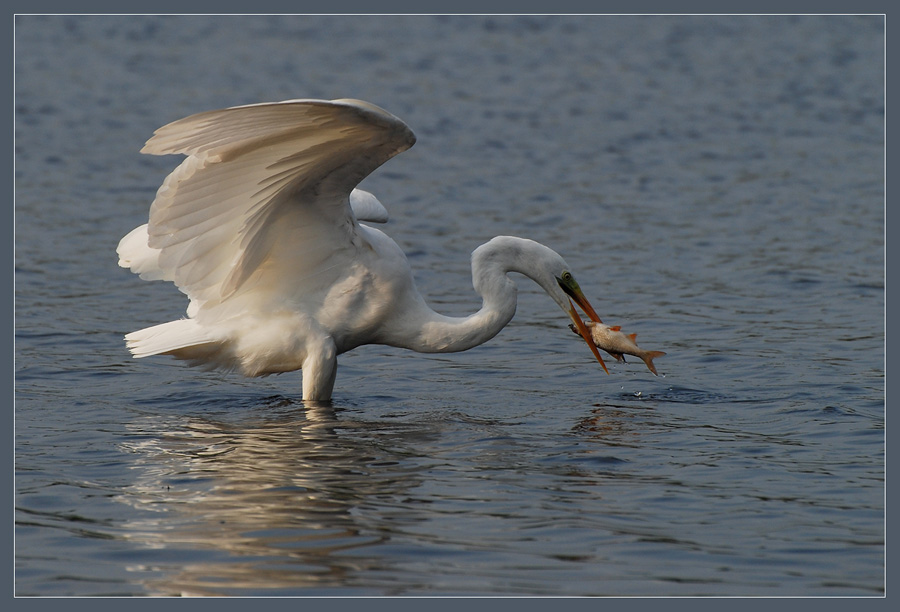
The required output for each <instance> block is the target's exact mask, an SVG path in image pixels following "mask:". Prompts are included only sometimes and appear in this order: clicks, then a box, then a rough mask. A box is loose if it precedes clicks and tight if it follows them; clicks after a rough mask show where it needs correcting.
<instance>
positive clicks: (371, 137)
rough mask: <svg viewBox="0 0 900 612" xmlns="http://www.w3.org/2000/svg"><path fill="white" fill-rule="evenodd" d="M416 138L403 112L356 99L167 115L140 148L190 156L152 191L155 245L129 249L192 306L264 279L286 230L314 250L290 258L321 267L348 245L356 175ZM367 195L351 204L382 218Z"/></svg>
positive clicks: (294, 242) (306, 271) (295, 244)
mask: <svg viewBox="0 0 900 612" xmlns="http://www.w3.org/2000/svg"><path fill="white" fill-rule="evenodd" d="M414 143H415V136H414V135H413V133H412V131H411V130H410V129H409V128H408V127H407V126H406V124H404V123H403V122H402V121H401V120H400V119H398V118H396V117H394V116H393V115H391V114H390V113H388V112H386V111H384V110H382V109H380V108H378V107H376V106H374V105H372V104H369V103H367V102H361V101H357V100H334V101H325V100H289V101H286V102H278V103H270V104H253V105H248V106H238V107H233V108H228V109H224V110H217V111H210V112H204V113H199V114H197V115H192V116H190V117H187V118H185V119H181V120H179V121H175V122H173V123H170V124H168V125H166V126H164V127H162V128H160V129H159V130H157V131H156V132H155V135H154V136H153V137H152V138H151V139H150V140H149V141H147V144H146V145H145V146H144V148H143V149H142V152H143V153H150V154H154V155H165V154H173V153H181V154H185V155H187V158H186V159H185V160H184V161H183V162H182V164H181V165H180V166H178V168H176V169H175V170H174V171H173V172H172V173H171V174H170V175H169V176H168V177H167V178H166V180H165V182H164V183H163V185H162V186H161V187H160V189H159V191H158V192H157V195H156V199H155V200H154V202H153V204H152V206H151V208H150V220H149V223H148V224H147V226H146V235H147V240H146V244H147V247H148V248H149V250H147V251H146V252H143V253H139V254H138V256H135V257H134V260H135V261H138V260H140V263H141V265H143V266H145V268H146V269H145V270H143V272H146V275H145V274H143V273H142V276H145V278H162V279H166V280H172V281H174V283H175V285H176V286H178V288H179V289H181V290H182V291H183V292H184V293H186V294H187V295H188V296H189V297H190V298H191V302H192V307H194V308H197V307H199V306H200V305H202V304H204V303H218V302H221V301H222V300H224V299H226V298H228V297H229V296H230V295H232V294H233V293H235V292H236V291H238V290H239V289H240V288H241V287H242V286H243V285H244V284H245V283H247V281H248V279H250V278H251V276H254V275H255V278H256V279H257V280H259V277H260V275H263V276H264V275H265V274H266V270H267V269H268V268H269V267H268V266H267V265H266V264H267V259H269V258H270V257H272V255H273V253H274V252H276V251H281V252H283V251H284V248H285V246H286V243H288V242H290V243H291V246H290V248H289V249H288V251H289V252H290V253H291V254H292V255H298V254H299V255H302V254H309V257H303V256H301V257H300V259H301V260H300V261H292V262H291V263H290V266H291V268H290V269H291V271H292V274H291V275H292V276H293V277H299V278H302V277H303V276H304V275H313V274H316V272H317V268H319V267H321V266H323V265H325V262H326V261H328V259H329V255H330V253H331V252H337V251H340V250H341V249H346V248H348V247H349V246H350V245H351V242H352V240H353V237H354V235H355V231H356V218H355V216H354V215H353V212H352V211H351V207H350V200H351V198H350V194H351V192H352V191H353V190H354V188H355V187H356V185H357V184H358V183H359V182H360V181H361V180H362V179H364V178H365V177H366V176H368V175H369V173H371V172H372V171H373V170H375V169H376V168H377V167H378V166H380V165H381V164H383V163H384V162H386V161H387V160H388V159H390V158H391V157H393V156H394V155H397V154H398V153H400V152H402V151H405V150H406V149H408V148H409V147H411V146H412V145H413V144H414ZM366 196H369V197H371V196H370V194H365V192H362V194H360V193H356V194H354V202H353V204H354V208H359V207H360V206H361V207H362V208H359V209H360V210H362V209H366V210H369V209H371V211H372V212H371V214H373V215H375V216H376V217H384V218H373V219H372V220H375V221H379V220H381V221H383V220H385V219H386V211H384V209H383V207H381V206H380V204H378V202H377V200H375V199H374V197H372V200H374V204H372V203H368V208H367V202H366V201H365V200H366ZM361 197H362V199H360V198H361ZM357 200H359V202H357ZM379 209H380V210H379ZM140 230H141V228H138V229H137V230H135V232H138V235H137V236H132V234H135V232H132V234H129V236H126V238H124V239H123V242H122V244H120V249H119V250H120V256H121V254H122V251H123V246H122V245H124V244H125V242H126V240H128V239H129V237H131V240H132V242H136V241H138V240H141V239H142V235H140V234H141V232H140ZM126 250H127V249H126ZM122 260H123V261H124V265H128V266H129V267H131V268H132V269H133V270H134V271H136V272H142V270H140V269H137V268H136V265H130V264H129V262H128V260H127V258H126V257H122ZM276 269H278V270H279V271H280V272H279V273H283V271H284V269H285V268H284V267H283V266H276ZM270 280H272V281H273V284H274V283H277V281H278V280H279V279H270ZM286 280H287V279H286Z"/></svg>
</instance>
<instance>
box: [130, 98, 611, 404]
mask: <svg viewBox="0 0 900 612" xmlns="http://www.w3.org/2000/svg"><path fill="white" fill-rule="evenodd" d="M415 140H416V139H415V136H414V135H413V133H412V131H411V130H410V129H409V127H407V126H406V124H405V123H403V122H402V121H401V120H400V119H398V118H397V117H395V116H393V115H391V114H390V113H388V112H386V111H384V110H383V109H381V108H378V107H377V106H375V105H373V104H369V103H368V102H363V101H360V100H333V101H326V100H287V101H284V102H276V103H264V104H251V105H247V106H237V107H232V108H227V109H223V110H216V111H210V112H204V113H199V114H196V115H192V116H190V117H187V118H185V119H181V120H179V121H175V122H173V123H170V124H168V125H166V126H164V127H162V128H160V129H158V130H157V131H156V132H155V134H154V136H153V137H152V138H151V139H150V140H148V141H147V144H146V145H145V146H144V148H143V149H142V150H141V152H142V153H149V154H153V155H165V154H174V153H182V154H185V155H187V158H186V159H185V160H184V161H183V162H182V163H181V165H179V166H178V167H177V168H176V169H175V170H174V171H173V172H172V173H171V174H170V175H169V176H168V177H167V178H166V179H165V181H164V182H163V184H162V186H161V187H160V188H159V190H158V191H157V194H156V199H155V200H154V201H153V204H152V205H151V207H150V218H149V222H148V223H147V224H145V225H141V226H140V227H138V228H136V229H134V230H133V231H132V232H130V233H129V234H128V235H126V236H125V237H124V238H122V240H121V241H120V242H119V246H118V249H117V251H118V254H119V265H120V266H122V267H125V268H130V269H131V271H132V272H135V273H137V274H139V275H140V277H141V278H143V279H145V280H167V281H172V282H174V283H175V285H176V286H177V287H178V288H179V289H180V290H181V291H182V292H183V293H185V294H186V295H187V296H188V298H189V299H190V304H189V305H188V308H187V318H185V319H180V320H177V321H171V322H169V323H163V324H161V325H155V326H153V327H148V328H146V329H142V330H139V331H135V332H132V333H130V334H127V335H126V336H125V340H126V343H127V346H128V348H129V349H130V350H131V352H132V354H133V355H134V356H135V357H146V356H148V355H172V356H174V357H176V358H178V359H184V360H187V361H188V362H189V363H190V364H191V365H201V366H206V367H209V368H224V369H236V370H239V371H240V372H242V373H243V374H244V375H246V376H263V375H266V374H273V373H277V372H288V371H293V370H297V369H301V370H302V379H303V399H304V400H312V401H322V400H329V399H330V398H331V394H332V390H333V387H334V379H335V373H336V371H337V356H338V355H339V354H341V353H343V352H346V351H349V350H351V349H353V348H355V347H357V346H360V345H363V344H386V345H390V346H396V347H402V348H408V349H412V350H414V351H420V352H424V353H443V352H448V353H449V352H455V351H464V350H466V349H469V348H472V347H474V346H477V345H479V344H482V343H483V342H487V341H488V340H490V339H491V338H493V337H494V336H495V335H496V334H497V333H498V332H499V331H500V330H501V329H503V327H504V326H505V325H506V324H507V323H509V321H510V320H511V319H512V317H513V315H514V314H515V311H516V285H515V283H514V282H513V281H512V280H511V279H510V278H509V277H508V276H507V273H509V272H520V273H522V274H524V275H525V276H528V277H529V278H531V279H532V280H534V281H535V282H536V283H537V284H538V285H540V286H541V288H542V289H543V290H544V291H546V292H547V293H548V294H549V295H550V297H551V298H553V300H554V301H555V302H556V303H557V305H559V307H560V308H562V309H563V311H565V312H566V313H567V314H568V315H569V317H570V318H571V319H572V322H573V323H574V324H575V325H576V329H578V330H579V332H580V334H581V336H582V337H583V338H584V340H585V342H587V344H588V346H589V347H590V348H591V350H592V351H593V353H594V356H595V357H596V359H597V361H599V362H600V365H601V366H603V369H604V370H606V365H605V364H604V363H603V359H602V358H601V357H600V354H599V353H598V352H597V349H596V347H595V346H594V343H593V342H592V341H591V334H590V332H589V331H588V330H587V329H586V327H585V325H584V322H583V321H582V319H581V317H580V316H579V315H578V314H577V312H576V310H575V308H574V305H573V304H572V301H573V300H574V302H575V303H576V304H578V305H579V306H580V307H581V309H582V310H583V311H584V312H585V314H586V315H587V316H588V317H589V318H590V319H591V320H593V321H599V320H600V319H599V317H598V316H597V313H596V312H595V311H594V309H593V307H591V305H590V303H589V302H588V300H587V299H586V298H585V297H584V294H583V293H582V291H581V289H580V288H579V286H578V283H577V282H575V279H574V277H573V276H572V273H571V272H570V270H569V266H568V265H567V264H566V262H565V261H564V260H563V258H562V257H560V256H559V255H558V254H557V253H556V252H554V251H553V250H551V249H549V248H548V247H546V246H543V245H542V244H539V243H537V242H534V241H531V240H525V239H522V238H514V237H509V236H501V237H497V238H494V239H492V240H491V241H489V242H487V243H486V244H484V245H482V246H480V247H478V248H477V249H475V251H474V252H473V253H472V281H473V284H474V287H475V290H476V291H477V292H478V293H479V294H481V296H482V298H483V305H482V308H481V310H479V311H478V312H477V313H475V314H473V315H471V316H469V317H464V318H455V317H446V316H443V315H440V314H438V313H436V312H434V311H433V310H432V309H431V308H429V307H428V306H427V305H426V303H425V301H424V300H423V299H422V297H421V296H420V295H419V293H418V291H417V290H416V287H415V283H414V282H413V277H412V273H411V271H410V267H409V263H408V262H407V260H406V257H405V255H404V254H403V252H402V251H401V250H400V248H399V247H398V246H397V244H396V243H395V242H394V241H393V240H391V239H390V238H389V237H388V236H387V235H385V234H384V233H383V232H381V231H379V230H377V229H375V228H372V227H370V226H368V225H363V224H361V223H359V222H360V221H369V222H382V223H383V222H384V221H386V220H387V211H386V210H385V209H384V207H383V206H382V205H381V203H380V202H379V201H378V200H377V199H376V198H375V196H373V195H372V194H370V193H368V192H365V191H361V190H359V189H356V186H357V185H358V184H359V182H360V181H362V180H363V179H364V178H365V177H366V176H368V175H369V173H371V172H372V171H373V170H375V169H376V168H377V167H378V166H380V165H381V164H383V163H384V162H386V161H387V160H388V159H390V158H391V157H393V156H394V155H397V154H398V153H400V152H402V151H405V150H406V149H408V148H409V147H411V146H412V145H413V143H414V142H415ZM607 373H608V371H607Z"/></svg>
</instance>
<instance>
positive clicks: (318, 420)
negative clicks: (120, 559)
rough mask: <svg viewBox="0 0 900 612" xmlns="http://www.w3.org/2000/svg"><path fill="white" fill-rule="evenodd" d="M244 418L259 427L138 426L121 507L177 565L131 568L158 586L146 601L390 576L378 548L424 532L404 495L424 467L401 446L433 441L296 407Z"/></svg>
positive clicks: (278, 406) (135, 531) (141, 536)
mask: <svg viewBox="0 0 900 612" xmlns="http://www.w3.org/2000/svg"><path fill="white" fill-rule="evenodd" d="M246 412H248V413H252V414H254V417H252V420H244V421H240V422H235V421H234V420H232V421H226V420H224V419H223V420H216V419H214V418H211V417H209V416H203V417H197V416H193V417H184V416H179V417H170V416H159V415H153V416H148V417H147V418H145V419H144V420H143V421H140V422H135V423H134V424H133V425H132V426H131V429H132V434H133V436H132V439H133V442H131V443H129V445H128V448H127V450H129V451H131V452H133V453H135V455H136V460H135V462H134V463H133V469H134V470H135V478H134V484H133V486H132V487H131V488H130V489H129V490H128V492H127V495H126V496H125V498H126V500H127V502H128V503H130V504H132V505H133V506H134V507H135V509H136V510H137V512H135V516H137V517H140V518H139V519H136V520H134V521H133V522H132V523H130V524H129V525H128V526H127V529H126V531H127V534H128V535H127V537H128V538H130V539H132V540H138V541H140V542H141V543H142V544H143V545H144V546H146V547H147V548H150V549H158V550H165V551H169V552H171V553H172V555H176V553H178V554H177V555H176V556H175V557H174V559H177V562H172V563H171V564H170V567H172V568H173V572H172V573H168V572H166V571H165V562H163V563H162V564H159V563H158V564H157V567H154V568H151V567H149V566H148V565H146V564H138V565H134V566H133V567H132V569H133V570H134V571H135V572H138V573H147V575H148V576H154V578H152V581H150V582H148V584H147V588H148V589H149V590H150V592H151V593H158V594H167V595H171V594H190V595H212V594H238V593H241V592H254V593H258V592H259V591H261V590H272V591H273V592H275V593H291V592H295V591H298V590H302V589H308V588H309V587H312V586H319V587H323V586H325V587H327V586H337V585H345V584H346V583H347V581H348V577H349V576H351V575H353V574H356V573H358V572H361V571H364V570H370V569H373V568H375V569H377V568H379V567H380V568H382V569H383V566H384V564H385V563H386V562H385V560H384V559H383V558H379V557H378V556H377V554H376V553H375V551H374V548H373V545H375V544H380V543H383V542H385V541H386V540H388V539H390V537H391V531H392V530H393V529H396V528H398V527H400V526H402V525H403V524H409V523H410V522H417V519H416V518H415V517H416V513H415V512H410V508H409V504H410V503H411V502H414V500H411V499H410V496H409V491H411V490H412V489H414V488H416V487H417V486H418V484H419V483H420V482H421V479H420V478H419V477H418V474H419V473H420V472H421V470H423V469H425V468H426V463H427V461H428V460H427V458H422V457H416V456H414V455H413V454H412V453H409V452H404V448H408V447H407V446H406V442H407V441H411V440H412V439H419V440H420V439H421V438H422V436H426V437H430V434H429V433H428V432H427V431H424V430H422V429H421V428H420V427H419V426H417V425H415V424H409V423H402V422H401V423H397V422H388V423H385V422H380V423H378V422H362V421H354V420H352V419H350V418H341V419H339V418H338V417H337V415H336V413H335V411H334V410H333V409H331V408H324V407H311V408H310V407H306V408H304V407H303V406H302V405H300V404H294V403H293V402H291V401H289V400H279V402H275V404H274V405H269V406H265V407H263V408H259V407H255V408H254V409H253V410H248V411H246ZM209 414H215V411H209ZM222 414H224V413H222ZM373 506H377V512H372V511H367V509H369V510H371V508H372V507H373ZM188 551H190V552H188ZM198 551H199V552H198ZM185 554H186V555H187V557H185ZM151 558H156V557H154V556H151ZM160 558H162V559H172V558H173V557H172V556H171V555H165V554H163V555H161V557H160ZM194 558H196V559H197V561H196V562H190V561H189V562H185V559H188V560H190V559H194ZM161 574H162V575H165V578H163V579H158V577H159V576H160V575H161Z"/></svg>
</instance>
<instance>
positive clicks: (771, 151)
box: [15, 16, 885, 596]
mask: <svg viewBox="0 0 900 612" xmlns="http://www.w3.org/2000/svg"><path fill="white" fill-rule="evenodd" d="M883 25H884V21H883V19H882V18H880V17H877V16H873V17H837V16H834V17H779V16H772V17H702V16H695V17H674V16H673V17H636V16H632V17H626V16H623V17H611V16H593V17H583V16H582V17H579V16H573V17H431V16H419V17H341V16H334V17H312V16H281V17H206V16H197V17H179V16H170V17H134V16H120V17H102V16H73V17H61V16H60V17H28V16H25V17H17V19H16V32H15V42H16V75H15V76H16V116H15V121H16V186H15V187H16V209H15V210H16V217H15V229H16V245H15V257H16V276H15V282H16V287H15V289H16V345H15V354H16V380H15V382H16V389H15V400H16V404H15V455H16V481H15V485H16V492H17V496H16V510H17V511H16V539H15V557H16V574H15V581H16V592H17V594H18V595H22V596H34V595H254V596H257V595H598V596H603V595H778V596H784V595H807V596H808V595H825V596H834V595H845V596H846V595H852V596H879V595H882V594H883V593H884V588H885V581H884V567H885V565H884V564H885V550H884V543H885V540H884V537H885V521H884V519H885V516H884V511H885V504H884V483H885V481H884V474H885V471H884V457H885V454H884V453H885V438H884V421H885V401H884V385H885V380H884V339H885V338H884V307H885V301H884V183H883V181H884V165H883V162H884V92H883V71H884V55H883V50H884V42H885V41H884V30H883ZM297 97H312V98H340V97H354V98H361V99H365V100H369V101H371V102H374V103H376V104H378V105H380V106H382V107H384V108H386V109H388V110H390V111H391V112H393V113H394V114H396V115H398V116H400V117H401V118H403V119H404V120H405V121H407V122H408V123H409V125H410V126H411V127H412V128H413V130H414V131H415V132H416V134H417V135H418V137H419V140H418V143H417V145H416V146H415V147H413V149H411V150H410V151H408V152H406V153H404V154H403V155H401V156H399V157H397V158H396V159H394V160H392V161H390V162H389V163H388V164H387V165H385V166H384V167H383V168H382V169H380V170H379V171H377V172H376V173H375V175H373V176H372V177H370V178H369V179H367V180H366V181H365V183H364V185H363V186H364V187H365V188H367V189H369V190H371V191H373V192H375V193H376V194H377V195H378V196H379V198H380V199H381V201H382V202H384V203H385V204H386V205H387V207H388V208H389V210H390V212H391V214H392V220H391V221H390V223H389V224H387V225H386V226H385V229H386V231H388V233H389V234H390V235H391V236H393V237H394V238H395V240H397V242H398V244H400V245H401V247H403V249H404V250H405V251H406V252H407V253H408V255H409V258H410V262H411V264H412V266H413V268H414V270H415V274H416V281H417V284H418V285H419V288H420V290H421V291H422V292H423V294H425V295H426V296H427V298H428V300H429V301H430V302H431V303H432V304H433V305H434V307H435V308H436V309H438V310H440V311H442V312H446V313H448V314H455V315H459V314H463V313H467V312H471V311H473V310H475V309H476V308H477V307H478V305H479V300H478V298H477V296H476V295H475V294H474V293H473V292H472V290H471V281H470V276H469V263H468V257H469V253H470V252H471V251H472V250H473V249H474V248H475V247H476V246H477V245H479V244H481V243H482V242H485V241H486V240H488V239H489V238H490V237H492V236H494V235H497V234H516V235H522V236H526V237H530V238H533V239H536V240H539V241H541V242H543V243H545V244H547V245H549V246H551V247H553V248H555V249H556V250H557V251H559V252H560V253H561V254H562V255H563V256H564V257H565V258H566V259H567V261H568V262H569V263H570V264H571V265H572V267H573V271H574V272H575V275H576V277H577V278H578V279H579V282H580V283H581V286H582V288H583V289H584V290H585V292H586V294H587V295H588V297H589V298H590V299H591V301H592V303H593V304H594V305H595V307H596V308H597V310H598V312H599V313H600V315H601V316H602V317H603V319H604V321H606V322H608V323H611V324H618V325H622V326H623V327H624V328H625V329H626V331H628V332H636V333H638V336H639V342H640V344H641V345H642V346H644V347H647V348H651V349H658V350H664V351H666V352H667V355H666V356H665V357H662V358H659V359H658V360H657V362H656V363H657V367H658V369H659V371H660V376H659V377H654V376H652V375H651V374H650V373H649V372H647V370H646V369H645V368H644V366H643V365H642V364H641V363H639V362H637V363H634V362H636V361H637V360H632V359H630V360H629V363H627V364H611V365H610V372H611V373H610V375H609V376H607V375H605V374H604V373H603V372H602V371H601V370H600V369H599V368H598V366H597V364H596V363H595V362H594V361H593V358H592V357H591V355H590V353H589V352H588V351H587V350H586V348H585V346H584V344H583V343H582V342H580V341H579V339H578V338H577V337H575V336H573V335H572V334H571V332H569V330H568V329H567V328H566V320H565V317H564V315H563V314H562V313H561V312H560V311H559V309H558V308H556V306H555V305H554V304H553V303H552V301H550V300H549V299H547V297H546V296H544V295H543V294H542V292H541V291H540V290H539V289H538V288H537V287H536V286H534V285H532V284H530V283H529V282H528V281H527V280H525V279H521V282H520V292H519V298H520V300H519V310H518V313H517V315H516V318H515V319H514V320H513V322H512V323H511V325H510V326H509V327H508V328H507V329H505V330H504V331H503V332H502V333H501V334H500V335H499V336H498V337H497V338H495V339H494V340H492V341H491V342H490V343H488V344H486V345H484V346H482V347H479V348H477V349H473V350H471V351H468V352H466V353H461V354H456V355H427V356H426V355H417V354H414V353H409V352H404V351H400V350H395V349H390V348H385V347H378V346H373V347H363V348H361V349H359V350H357V351H354V352H352V353H349V354H347V355H344V356H343V357H342V358H341V360H340V364H341V365H340V370H339V373H338V382H337V386H336V392H335V398H334V402H333V406H332V407H330V408H321V407H319V408H313V407H305V406H304V405H303V403H302V402H301V401H300V400H299V397H300V375H299V373H294V374H285V375H281V376H276V377H271V378H267V379H262V380H259V379H254V380H246V379H242V378H240V377H239V376H237V375H230V374H221V373H214V372H212V373H211V372H203V371H199V370H194V369H189V368H187V367H185V366H184V365H183V364H180V363H177V362H173V361H169V360H167V359H166V358H153V359H145V360H140V361H134V360H132V359H130V357H129V356H128V354H127V351H126V350H125V348H124V345H123V342H122V335H123V334H124V333H127V332H128V331H132V330H135V329H139V328H141V327H145V326H147V325H151V324H154V323H159V322H163V321H167V320H171V319H174V318H177V317H179V316H182V315H183V312H184V308H185V307H186V301H185V299H184V297H183V296H182V295H181V294H180V293H178V291H177V290H175V289H174V288H173V287H172V286H170V285H166V284H162V283H147V282H144V281H141V280H140V279H138V278H137V277H136V276H133V275H131V274H130V273H129V272H127V271H126V270H122V269H120V268H118V267H117V265H116V256H115V246H116V244H117V242H118V240H119V238H120V237H121V236H123V235H124V234H125V233H126V232H128V231H129V230H130V229H132V228H133V227H135V226H136V225H139V224H140V223H143V222H144V221H145V220H146V215H147V211H148V207H149V204H150V202H151V201H152V199H153V194H154V193H155V190H156V188H157V187H158V186H159V184H160V183H161V182H162V179H163V178H164V177H165V175H166V174H167V173H168V172H169V171H170V170H171V169H172V168H173V167H174V166H175V165H176V163H177V162H178V159H177V158H174V157H165V158H154V157H149V156H142V155H139V154H138V153H137V151H138V149H140V147H141V146H142V144H143V142H144V141H145V140H146V139H147V138H148V137H149V136H150V135H151V134H152V132H153V130H154V129H156V128H157V127H159V126H161V125H163V124H165V123H167V122H169V121H172V120H174V119H177V118H180V117H183V116H186V115H189V114H191V113H194V112H198V111H202V110H207V109H213V108H221V107H224V106H230V105H235V104H243V103H250V102H259V101H273V100H282V99H288V98H297Z"/></svg>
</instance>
